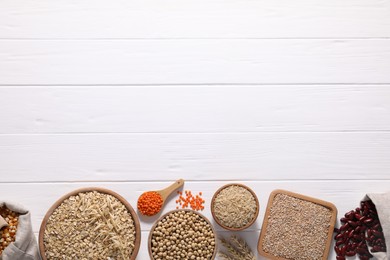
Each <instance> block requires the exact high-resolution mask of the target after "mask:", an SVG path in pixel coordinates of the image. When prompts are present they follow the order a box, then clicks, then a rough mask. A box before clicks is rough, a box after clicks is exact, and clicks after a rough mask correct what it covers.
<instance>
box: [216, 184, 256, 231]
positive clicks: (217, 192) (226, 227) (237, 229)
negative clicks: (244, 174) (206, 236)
mask: <svg viewBox="0 0 390 260" xmlns="http://www.w3.org/2000/svg"><path fill="white" fill-rule="evenodd" d="M230 186H240V187H242V188H245V189H246V190H248V191H249V192H250V193H251V194H252V196H253V198H254V199H255V202H256V212H255V215H254V216H253V219H252V220H251V221H250V222H248V224H246V225H245V226H242V227H239V228H234V227H228V226H225V225H224V224H222V223H221V221H220V220H219V219H218V218H217V216H216V215H215V211H214V202H215V198H216V197H217V195H218V194H219V193H220V192H221V191H222V190H223V189H225V188H227V187H230ZM210 208H211V214H212V215H213V218H214V220H215V222H217V224H218V225H220V226H221V227H223V228H224V229H227V230H230V231H240V230H244V229H246V228H248V227H250V226H251V225H252V224H253V223H255V221H256V219H257V216H258V215H259V210H260V204H259V199H258V198H257V196H256V193H255V192H254V191H253V190H252V189H251V188H249V187H248V186H245V185H243V184H240V183H229V184H226V185H224V186H222V187H221V188H219V189H218V190H217V191H216V192H215V193H214V195H213V198H212V199H211V203H210Z"/></svg>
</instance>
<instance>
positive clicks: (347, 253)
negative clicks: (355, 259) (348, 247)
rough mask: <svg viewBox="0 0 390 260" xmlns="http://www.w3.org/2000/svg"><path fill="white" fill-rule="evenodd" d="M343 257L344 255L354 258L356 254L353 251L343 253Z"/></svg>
mask: <svg viewBox="0 0 390 260" xmlns="http://www.w3.org/2000/svg"><path fill="white" fill-rule="evenodd" d="M345 255H346V256H354V255H356V252H355V251H347V252H346V253H345Z"/></svg>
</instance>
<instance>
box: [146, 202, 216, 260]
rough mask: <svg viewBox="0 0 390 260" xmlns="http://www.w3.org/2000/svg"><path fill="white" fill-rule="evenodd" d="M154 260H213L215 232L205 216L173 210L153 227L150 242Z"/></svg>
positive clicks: (151, 254) (194, 212)
mask: <svg viewBox="0 0 390 260" xmlns="http://www.w3.org/2000/svg"><path fill="white" fill-rule="evenodd" d="M148 249H149V255H150V258H151V259H152V260H171V259H214V258H215V256H216V253H217V240H216V233H215V231H214V229H213V227H212V225H211V223H210V221H209V220H207V218H206V217H204V216H203V215H202V214H200V213H198V212H196V211H193V210H190V209H179V210H173V211H170V212H168V213H166V214H165V215H163V216H161V217H160V218H159V219H158V220H157V222H156V223H155V224H154V225H153V227H152V229H151V231H150V234H149V240H148Z"/></svg>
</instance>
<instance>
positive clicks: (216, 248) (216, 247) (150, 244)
mask: <svg viewBox="0 0 390 260" xmlns="http://www.w3.org/2000/svg"><path fill="white" fill-rule="evenodd" d="M180 211H189V212H193V213H195V214H197V215H199V216H200V217H201V218H202V219H204V220H205V221H206V222H207V224H209V225H210V227H211V230H212V231H213V234H214V238H215V247H214V253H213V256H212V257H211V259H214V258H215V257H216V255H217V251H218V245H217V244H218V238H217V233H216V232H215V229H214V227H213V225H211V222H210V221H209V220H208V219H207V218H206V217H205V216H203V215H202V214H200V213H199V212H197V211H195V210H191V209H176V210H171V211H169V212H167V213H166V214H164V215H162V216H161V217H160V218H159V219H158V220H157V221H156V222H155V223H154V225H153V227H152V228H151V229H150V233H149V238H148V251H149V256H150V259H151V260H154V258H153V254H152V236H153V231H154V229H155V228H156V226H157V224H158V223H159V222H160V221H161V220H163V219H164V218H165V217H166V216H168V215H170V214H172V213H175V212H180Z"/></svg>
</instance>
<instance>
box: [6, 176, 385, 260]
mask: <svg viewBox="0 0 390 260" xmlns="http://www.w3.org/2000/svg"><path fill="white" fill-rule="evenodd" d="M226 183H228V182H221V181H212V182H187V183H186V184H185V186H184V189H188V190H192V191H193V192H196V191H203V197H204V198H205V200H206V208H205V210H204V211H203V212H202V213H203V214H204V215H205V216H206V217H207V218H209V219H210V220H212V216H211V213H210V210H209V206H210V204H209V203H210V200H211V197H212V195H213V193H214V192H215V191H216V190H217V189H218V188H219V187H221V186H222V185H224V184H226ZM242 183H243V184H246V185H248V186H250V187H251V188H252V189H253V190H254V191H255V192H256V194H257V196H258V198H259V201H260V214H259V217H258V219H257V221H256V224H255V225H254V226H252V227H250V228H249V229H248V230H247V231H246V232H239V235H241V236H243V237H245V238H246V239H247V240H248V241H250V245H251V246H252V248H253V249H256V244H257V240H258V235H259V230H260V227H261V224H262V221H263V217H264V212H265V208H266V205H267V199H268V196H269V194H270V192H271V191H272V190H274V189H286V190H291V191H294V192H298V193H302V194H305V195H308V196H312V197H316V198H320V199H323V200H326V201H329V202H332V203H333V204H335V205H336V207H337V208H338V213H339V215H338V216H339V217H340V216H341V215H342V214H344V213H345V212H347V211H349V210H351V209H353V208H355V207H356V206H358V204H359V201H360V199H362V198H363V196H364V195H365V194H366V193H372V192H378V193H380V192H386V191H388V190H389V184H390V181H389V180H386V181H354V180H350V181H280V182H276V181H269V182H268V181H252V182H242ZM168 184H169V182H121V183H88V182H87V183H47V184H20V183H19V184H0V190H1V195H2V199H5V200H7V199H10V200H13V201H17V202H19V203H21V204H23V205H24V206H25V207H27V208H29V209H30V210H31V212H32V223H33V229H34V231H35V232H36V233H38V230H39V226H40V223H41V221H42V219H43V216H44V215H45V213H46V211H47V209H48V208H49V207H50V206H51V205H52V204H53V203H54V202H55V201H56V200H57V199H58V198H59V197H60V196H62V195H63V194H65V193H67V192H70V191H72V190H74V189H76V188H79V187H91V186H94V187H96V186H99V187H105V188H108V189H112V190H114V191H116V192H118V193H119V194H121V195H122V196H123V197H125V199H127V200H128V201H129V202H130V204H131V205H133V207H135V206H136V201H137V198H138V196H139V195H140V194H141V193H142V192H143V191H145V190H156V189H160V188H161V187H164V186H166V185H168ZM15 191H18V192H15ZM174 201H175V196H173V197H171V199H170V201H169V202H168V204H167V205H166V207H165V208H164V211H163V213H164V212H167V211H169V210H171V209H175V207H176V206H175V202H174ZM156 218H157V217H153V218H151V219H144V218H141V229H142V230H143V233H142V243H141V250H140V255H139V259H148V258H147V254H145V253H146V252H147V236H148V233H149V230H150V228H151V225H152V224H153V222H154V221H155V220H156ZM212 223H213V225H214V226H215V228H216V229H217V231H218V235H224V236H227V234H226V233H225V232H223V230H222V229H221V228H220V227H219V226H218V225H216V224H215V222H214V221H213V220H212ZM334 258H335V256H334V254H333V252H332V253H331V255H330V259H334Z"/></svg>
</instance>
